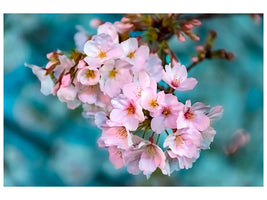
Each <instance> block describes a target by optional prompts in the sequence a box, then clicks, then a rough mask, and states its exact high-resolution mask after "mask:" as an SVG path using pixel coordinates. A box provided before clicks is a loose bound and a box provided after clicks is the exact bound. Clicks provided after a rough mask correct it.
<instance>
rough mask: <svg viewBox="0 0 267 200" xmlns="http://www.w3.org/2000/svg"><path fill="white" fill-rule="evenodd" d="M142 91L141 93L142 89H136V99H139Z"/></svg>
mask: <svg viewBox="0 0 267 200" xmlns="http://www.w3.org/2000/svg"><path fill="white" fill-rule="evenodd" d="M142 91H143V89H142V88H137V97H141V95H142Z"/></svg>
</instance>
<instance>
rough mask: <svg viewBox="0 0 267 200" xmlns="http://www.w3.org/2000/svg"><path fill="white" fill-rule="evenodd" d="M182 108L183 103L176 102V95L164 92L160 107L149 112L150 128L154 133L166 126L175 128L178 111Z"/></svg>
mask: <svg viewBox="0 0 267 200" xmlns="http://www.w3.org/2000/svg"><path fill="white" fill-rule="evenodd" d="M182 109H183V104H182V103H180V102H178V99H177V97H176V96H174V95H172V94H166V95H165V97H164V101H163V102H162V103H161V108H160V109H159V110H156V111H155V112H153V113H151V116H152V117H153V119H152V120H151V128H152V130H153V131H155V132H156V133H161V132H162V131H164V130H165V129H167V128H172V129H175V128H176V127H177V124H176V120H177V117H178V114H179V112H180V111H181V110H182Z"/></svg>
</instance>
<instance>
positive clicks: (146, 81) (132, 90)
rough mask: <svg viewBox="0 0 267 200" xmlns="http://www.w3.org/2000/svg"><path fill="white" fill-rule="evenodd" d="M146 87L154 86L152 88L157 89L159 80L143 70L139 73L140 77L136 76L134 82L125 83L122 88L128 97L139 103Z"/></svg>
mask: <svg viewBox="0 0 267 200" xmlns="http://www.w3.org/2000/svg"><path fill="white" fill-rule="evenodd" d="M146 88H152V90H155V91H156V90H157V82H156V81H155V80H154V79H153V78H150V77H149V75H148V74H147V73H146V72H144V71H143V72H139V73H138V77H136V76H135V79H134V81H133V82H131V83H128V84H126V85H124V86H123V88H122V90H123V94H124V95H125V96H126V97H127V98H129V99H132V100H134V101H136V102H138V103H139V102H140V98H141V96H142V93H143V91H144V90H145V89H146Z"/></svg>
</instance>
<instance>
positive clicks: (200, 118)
mask: <svg viewBox="0 0 267 200" xmlns="http://www.w3.org/2000/svg"><path fill="white" fill-rule="evenodd" d="M193 123H194V126H195V127H196V129H198V130H199V131H204V130H206V129H207V128H208V127H209V126H210V119H209V118H208V117H207V116H206V115H204V114H200V113H199V114H197V115H195V118H194V121H193Z"/></svg>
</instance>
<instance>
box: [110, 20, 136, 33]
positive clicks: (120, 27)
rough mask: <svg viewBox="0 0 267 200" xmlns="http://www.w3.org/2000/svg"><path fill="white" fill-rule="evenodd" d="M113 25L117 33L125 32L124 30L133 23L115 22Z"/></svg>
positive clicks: (127, 29) (129, 27) (128, 28)
mask: <svg viewBox="0 0 267 200" xmlns="http://www.w3.org/2000/svg"><path fill="white" fill-rule="evenodd" d="M114 26H115V27H116V30H117V31H118V33H121V34H122V33H125V32H126V31H129V30H130V29H131V28H132V27H133V24H130V23H122V22H118V21H117V22H115V23H114Z"/></svg>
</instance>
